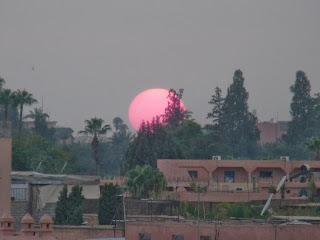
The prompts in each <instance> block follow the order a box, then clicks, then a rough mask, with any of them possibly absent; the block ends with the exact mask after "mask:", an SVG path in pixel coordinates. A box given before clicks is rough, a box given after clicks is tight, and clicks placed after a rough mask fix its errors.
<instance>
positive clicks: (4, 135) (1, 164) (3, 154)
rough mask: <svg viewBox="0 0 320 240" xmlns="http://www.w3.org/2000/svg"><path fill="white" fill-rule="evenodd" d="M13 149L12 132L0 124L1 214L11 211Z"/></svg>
mask: <svg viewBox="0 0 320 240" xmlns="http://www.w3.org/2000/svg"><path fill="white" fill-rule="evenodd" d="M11 151H12V150H11V137H10V132H9V131H8V130H5V129H4V128H1V124H0V189H1V194H0V216H2V215H3V214H9V213H10V173H11V154H12V152H11Z"/></svg>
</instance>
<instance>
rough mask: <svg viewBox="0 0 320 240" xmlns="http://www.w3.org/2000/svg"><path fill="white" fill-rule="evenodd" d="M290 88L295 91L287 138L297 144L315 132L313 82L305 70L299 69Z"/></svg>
mask: <svg viewBox="0 0 320 240" xmlns="http://www.w3.org/2000/svg"><path fill="white" fill-rule="evenodd" d="M290 90H291V92H292V93H293V97H292V102H291V105H290V107H291V110H290V114H291V117H292V119H291V122H290V123H289V127H288V132H287V136H286V137H285V139H286V141H287V142H288V143H290V144H296V143H299V142H301V141H305V140H306V138H308V137H311V136H312V134H313V116H312V115H313V99H312V97H311V84H310V81H309V80H308V78H307V76H306V74H305V73H304V72H303V71H297V73H296V80H295V83H294V85H292V86H291V87H290Z"/></svg>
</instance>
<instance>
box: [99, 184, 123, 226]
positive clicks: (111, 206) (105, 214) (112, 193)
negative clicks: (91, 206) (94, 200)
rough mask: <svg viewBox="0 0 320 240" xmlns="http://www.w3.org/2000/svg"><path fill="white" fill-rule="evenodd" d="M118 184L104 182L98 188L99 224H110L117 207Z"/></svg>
mask: <svg viewBox="0 0 320 240" xmlns="http://www.w3.org/2000/svg"><path fill="white" fill-rule="evenodd" d="M120 193H121V191H120V188H119V186H118V185H113V184H112V183H111V184H106V185H104V186H102V187H101V188H100V198H99V210H98V219H99V224H101V225H111V224H112V220H113V218H114V217H115V215H116V214H117V210H118V207H119V205H120V204H119V195H120Z"/></svg>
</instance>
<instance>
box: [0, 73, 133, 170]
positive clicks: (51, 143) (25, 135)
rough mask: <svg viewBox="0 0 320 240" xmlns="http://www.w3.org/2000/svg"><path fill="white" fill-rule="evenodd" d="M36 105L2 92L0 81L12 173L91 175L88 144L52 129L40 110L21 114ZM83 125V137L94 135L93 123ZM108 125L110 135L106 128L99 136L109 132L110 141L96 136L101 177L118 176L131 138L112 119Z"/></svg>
mask: <svg viewBox="0 0 320 240" xmlns="http://www.w3.org/2000/svg"><path fill="white" fill-rule="evenodd" d="M37 102H38V101H37V100H36V99H35V98H34V96H33V94H32V93H30V92H28V91H27V90H25V89H23V90H15V91H14V90H11V89H9V88H5V80H4V79H3V78H1V77H0V126H1V127H5V128H11V130H12V131H11V132H12V139H13V163H12V167H13V170H15V171H38V172H43V173H77V174H95V173H96V170H97V167H96V164H95V162H94V160H93V159H95V158H94V156H95V155H93V154H92V145H91V144H90V143H87V142H74V138H73V130H72V129H71V128H65V127H57V126H52V124H55V123H54V122H52V121H50V120H49V117H50V116H49V114H47V113H45V112H44V111H43V109H42V108H41V107H35V108H34V109H33V110H31V111H30V112H29V113H25V111H24V108H25V107H26V106H28V107H33V106H35V104H37ZM100 121H102V120H100ZM85 124H86V125H85V130H84V132H85V131H87V132H86V133H87V134H90V133H94V132H96V131H98V129H97V126H96V122H94V124H93V125H92V124H91V125H90V124H89V125H88V121H86V122H85ZM112 125H113V126H112V127H113V131H112V127H111V126H109V125H108V128H106V129H104V130H103V131H104V133H103V134H102V135H106V134H107V133H111V131H112V134H111V137H108V138H104V139H100V137H101V136H102V135H101V133H102V132H99V133H98V132H97V133H98V136H99V140H100V141H101V142H100V143H99V146H98V148H99V149H98V150H97V151H96V152H97V153H98V157H99V159H101V161H99V163H98V164H99V168H98V169H99V170H100V171H99V174H101V175H119V174H120V164H121V162H123V161H124V156H125V152H126V150H127V147H128V145H129V142H130V139H131V137H132V135H131V133H130V132H129V131H128V127H127V125H126V124H124V122H123V120H122V119H121V118H119V117H116V118H114V119H113V122H112Z"/></svg>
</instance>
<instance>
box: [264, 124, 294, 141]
mask: <svg viewBox="0 0 320 240" xmlns="http://www.w3.org/2000/svg"><path fill="white" fill-rule="evenodd" d="M288 123H289V122H288V121H279V122H273V121H269V122H259V123H258V129H259V131H260V143H261V144H262V145H264V144H267V143H275V142H277V141H278V140H280V139H281V138H282V137H283V135H285V134H286V133H287V130H288Z"/></svg>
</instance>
